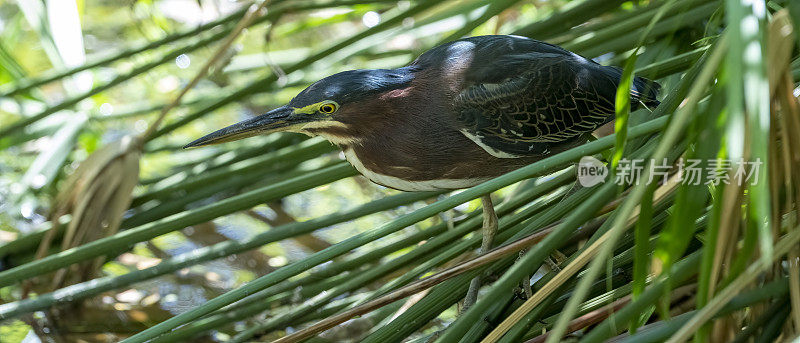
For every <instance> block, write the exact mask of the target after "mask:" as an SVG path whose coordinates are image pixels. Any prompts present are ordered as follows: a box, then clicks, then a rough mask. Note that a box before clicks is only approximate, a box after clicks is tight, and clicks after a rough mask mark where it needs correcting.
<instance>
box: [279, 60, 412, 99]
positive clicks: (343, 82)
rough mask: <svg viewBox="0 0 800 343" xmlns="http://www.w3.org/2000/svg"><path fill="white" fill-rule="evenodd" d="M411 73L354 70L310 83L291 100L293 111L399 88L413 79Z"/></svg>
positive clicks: (393, 70)
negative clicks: (316, 104)
mask: <svg viewBox="0 0 800 343" xmlns="http://www.w3.org/2000/svg"><path fill="white" fill-rule="evenodd" d="M413 77H414V75H413V69H411V68H408V67H406V68H399V69H358V70H348V71H343V72H341V73H337V74H333V75H331V76H328V77H326V78H324V79H322V80H319V81H317V82H314V83H313V84H312V85H311V86H308V88H306V89H304V90H303V91H302V92H300V93H299V94H297V96H295V97H294V99H292V101H291V102H290V103H289V105H290V106H293V107H305V106H308V105H310V104H315V103H318V102H321V101H325V100H331V101H336V102H338V103H339V104H342V105H343V104H346V103H349V102H353V101H358V100H363V99H364V98H368V97H370V96H374V95H375V94H377V93H382V92H385V91H388V90H392V89H395V88H399V87H402V86H403V85H405V84H407V83H409V82H411V80H412V79H413Z"/></svg>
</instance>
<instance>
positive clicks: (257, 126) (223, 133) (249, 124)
mask: <svg viewBox="0 0 800 343" xmlns="http://www.w3.org/2000/svg"><path fill="white" fill-rule="evenodd" d="M298 119H299V118H296V116H294V109H293V108H291V107H289V106H281V107H278V108H276V109H274V110H272V111H269V112H267V113H265V114H262V115H260V116H257V117H253V118H250V119H247V120H244V121H241V122H238V123H236V124H233V125H231V126H228V127H226V128H224V129H220V130H217V131H214V132H212V133H210V134H208V135H205V136H203V137H202V138H200V139H198V140H196V141H194V142H191V143H189V144H187V145H186V146H184V147H183V148H184V149H185V148H194V147H199V146H203V145H211V144H219V143H225V142H230V141H235V140H239V139H242V138H247V137H252V136H257V135H262V134H267V133H272V132H277V131H283V130H285V129H287V128H289V127H290V126H292V125H295V124H300V123H301V122H302V121H301V120H298Z"/></svg>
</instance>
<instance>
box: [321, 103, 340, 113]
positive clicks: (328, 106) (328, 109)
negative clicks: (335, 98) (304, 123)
mask: <svg viewBox="0 0 800 343" xmlns="http://www.w3.org/2000/svg"><path fill="white" fill-rule="evenodd" d="M337 109H338V107H337V105H336V103H333V102H326V103H324V104H322V105H320V106H319V111H320V112H322V113H325V114H333V112H336V110H337Z"/></svg>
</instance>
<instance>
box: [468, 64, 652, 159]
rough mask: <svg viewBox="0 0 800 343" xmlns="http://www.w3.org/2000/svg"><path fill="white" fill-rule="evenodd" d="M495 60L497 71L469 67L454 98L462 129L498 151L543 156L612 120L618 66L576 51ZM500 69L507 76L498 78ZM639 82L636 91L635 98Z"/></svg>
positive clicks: (506, 154) (498, 153)
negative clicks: (461, 86)
mask: <svg viewBox="0 0 800 343" xmlns="http://www.w3.org/2000/svg"><path fill="white" fill-rule="evenodd" d="M494 62H495V63H493V64H492V67H493V68H492V69H494V70H493V72H492V71H491V70H488V68H485V67H481V68H475V69H472V70H469V71H467V77H466V78H467V79H468V80H470V79H471V82H469V83H468V86H467V87H466V88H464V89H463V90H462V91H461V92H460V93H459V94H457V95H456V96H455V99H454V105H455V110H456V113H457V116H458V121H459V122H460V123H461V124H462V125H463V126H462V127H461V132H462V133H464V134H465V135H466V136H467V137H469V138H470V139H472V140H473V141H474V142H475V143H477V144H478V145H480V146H481V147H483V148H484V149H485V150H486V151H487V152H489V153H490V154H492V155H494V156H497V157H503V158H513V157H522V156H535V155H545V154H547V153H548V152H549V151H551V150H553V149H555V148H561V147H565V146H568V145H569V146H571V145H572V144H574V143H576V142H577V141H578V140H579V139H581V137H582V136H583V135H584V134H585V133H589V132H592V131H594V130H595V129H596V128H597V127H599V126H601V125H603V124H605V123H607V122H609V121H611V120H612V119H613V115H614V98H615V94H616V90H617V85H618V84H619V78H620V71H619V69H617V68H612V67H604V66H601V65H599V64H596V63H594V62H592V61H591V60H586V59H583V58H581V57H580V56H577V55H574V54H573V55H571V56H570V55H566V54H551V53H526V54H518V55H505V56H501V57H500V58H497V59H495V60H494ZM498 73H499V74H505V76H506V77H505V78H504V79H502V80H501V81H497V79H498ZM484 75H485V76H484ZM481 79H489V80H491V81H493V82H491V83H489V82H481ZM645 81H646V80H644V79H641V78H636V79H635V81H634V83H635V84H637V83H638V86H639V87H642V86H643V85H644V84H643V82H645ZM639 87H636V85H635V86H634V89H635V90H634V91H633V92H632V97H634V98H636V99H637V100H638V97H639V95H638V94H639V92H638V91H636V89H638V88H639ZM654 94H655V93H653V96H654ZM634 108H635V107H634Z"/></svg>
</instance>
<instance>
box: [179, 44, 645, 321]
mask: <svg viewBox="0 0 800 343" xmlns="http://www.w3.org/2000/svg"><path fill="white" fill-rule="evenodd" d="M621 74H622V73H621V70H620V69H619V68H616V67H609V66H603V65H600V64H598V63H596V62H594V61H592V60H590V59H587V58H584V57H582V56H580V55H577V54H575V53H572V52H570V51H567V50H565V49H562V48H561V47H558V46H556V45H552V44H548V43H544V42H540V41H537V40H533V39H528V38H524V37H517V36H504V35H494V36H479V37H470V38H465V39H460V40H456V41H453V42H450V43H446V44H443V45H440V46H437V47H435V48H433V49H431V50H429V51H427V52H425V53H423V54H422V55H420V56H419V58H417V59H416V60H415V61H414V62H412V63H411V64H409V65H407V66H405V67H401V68H397V69H362V70H350V71H345V72H341V73H338V74H334V75H331V76H328V77H326V78H324V79H322V80H319V81H317V82H315V83H314V84H312V85H311V86H309V87H308V88H306V89H305V90H303V91H302V92H300V94H298V95H297V96H296V97H295V98H294V99H292V100H291V101H290V102H289V104H287V105H285V106H281V107H278V108H276V109H274V110H272V111H269V112H267V113H266V114H263V115H260V116H256V117H254V118H251V119H248V120H245V121H242V122H239V123H237V124H234V125H231V126H228V127H226V128H223V129H221V130H218V131H216V132H213V133H211V134H209V135H207V136H205V137H202V138H200V139H198V140H196V141H194V142H192V143H190V144H188V145H187V146H186V147H196V146H202V145H208V144H216V143H222V142H228V141H233V140H238V139H241V138H245V137H251V136H255V135H261V134H268V133H272V132H277V131H291V132H300V133H304V134H308V135H314V136H316V135H319V136H322V137H324V138H326V139H328V140H329V141H331V142H332V143H334V144H336V145H338V146H339V147H341V149H342V150H343V151H344V155H345V157H346V158H347V160H348V161H349V162H350V163H351V164H352V165H353V166H354V167H355V168H356V169H358V171H359V172H360V173H361V174H363V175H364V176H366V177H367V178H369V179H370V180H372V181H373V182H375V183H377V184H380V185H383V186H386V187H390V188H394V189H398V190H403V191H430V190H441V189H460V188H467V187H471V186H474V185H477V184H479V183H482V182H484V181H487V180H489V179H491V178H494V177H497V176H500V175H502V174H504V173H507V172H509V171H512V170H514V169H517V168H520V167H522V166H525V165H528V164H530V163H533V162H536V161H538V160H540V159H542V158H544V157H546V156H548V155H549V154H552V153H556V152H559V151H563V150H566V149H569V148H571V147H574V146H576V145H578V144H581V143H583V142H585V140H586V135H587V134H590V133H591V132H592V131H594V130H595V129H597V128H598V127H599V126H601V125H603V124H606V123H608V122H610V121H612V120H613V119H614V114H615V111H614V103H615V97H616V92H617V88H618V86H619V82H620V78H621ZM659 88H660V86H659V85H658V84H657V83H655V82H652V81H650V80H647V79H645V78H641V77H635V78H634V80H633V82H632V87H631V93H630V97H631V109H633V110H635V109H636V108H637V107H639V105H640V104H644V105H645V106H650V107H652V106H657V105H658V103H659V102H658V100H656V95H657V93H658V90H659ZM481 200H482V202H483V208H484V210H483V212H484V227H483V242H482V244H481V250H480V251H481V253H484V252H486V251H487V250H489V249H490V248H491V245H492V240H493V236H494V233H495V231H496V230H497V218H496V216H495V215H494V211H493V207H492V203H491V197H490V196H489V195H488V194H487V195H484V196H483V197H482V198H481ZM477 279H478V278H476V280H473V282H472V284H471V287H470V291H468V293H467V299H466V300H465V306H464V307H468V306H469V305H470V304H472V303H473V302H474V300H475V296H476V294H477V289H478V288H479V287H480V281H478V280H477Z"/></svg>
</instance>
